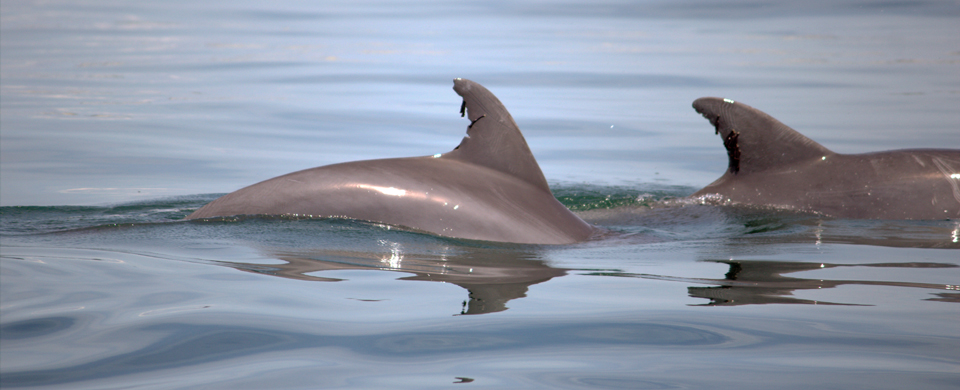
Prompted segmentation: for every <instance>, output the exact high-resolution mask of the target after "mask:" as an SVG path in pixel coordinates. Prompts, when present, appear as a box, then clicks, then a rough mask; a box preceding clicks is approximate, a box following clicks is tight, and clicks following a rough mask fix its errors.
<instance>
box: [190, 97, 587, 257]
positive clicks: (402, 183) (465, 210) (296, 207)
mask: <svg viewBox="0 0 960 390" xmlns="http://www.w3.org/2000/svg"><path fill="white" fill-rule="evenodd" d="M453 90H454V91H456V92H457V94H458V95H460V96H461V97H462V98H463V103H462V104H461V106H460V116H463V115H464V114H467V115H468V117H469V119H470V125H469V126H467V136H466V137H464V138H463V140H462V141H461V142H460V145H459V146H457V147H456V148H454V149H453V150H452V151H450V152H447V153H443V154H439V153H438V154H435V155H432V156H423V157H410V158H390V159H380V160H366V161H354V162H347V163H340V164H333V165H327V166H322V167H317V168H311V169H306V170H302V171H298V172H293V173H289V174H286V175H283V176H279V177H275V178H272V179H269V180H266V181H262V182H260V183H257V184H254V185H251V186H249V187H245V188H242V189H240V190H237V191H235V192H232V193H229V194H227V195H224V196H222V197H220V198H218V199H216V200H214V201H212V202H210V203H208V204H207V205H205V206H203V207H201V208H199V209H197V210H196V211H194V212H193V213H192V214H190V215H188V216H187V217H186V219H188V220H191V219H198V218H214V217H227V216H236V215H298V216H310V217H323V218H329V217H337V218H351V219H357V220H364V221H370V222H377V223H383V224H388V225H395V226H400V227H405V228H410V229H413V230H419V231H424V232H428V233H433V234H436V235H440V236H446V237H454V238H464V239H472V240H484V241H500V242H511V243H524V244H567V243H574V242H578V241H584V240H586V239H588V238H590V237H591V235H593V233H594V231H595V228H594V227H593V226H591V225H590V224H588V223H586V222H584V221H583V220H582V219H580V217H578V216H576V215H575V214H573V213H572V212H571V211H570V210H569V209H567V208H566V207H564V206H563V204H561V203H560V202H559V201H558V200H557V199H556V198H555V197H554V196H553V193H552V192H551V191H550V187H549V186H548V185H547V181H546V179H545V178H544V176H543V172H542V171H541V170H540V166H539V165H538V164H537V160H536V159H534V157H533V154H532V153H531V152H530V148H529V147H528V146H527V142H526V141H525V140H524V138H523V135H522V134H521V133H520V129H519V128H518V127H517V124H516V123H515V122H514V121H513V117H512V116H510V113H509V112H507V109H506V108H505V107H504V106H503V104H502V103H500V100H499V99H497V97H496V96H494V95H493V93H491V92H490V91H489V90H487V89H486V88H484V87H483V86H481V85H480V84H478V83H475V82H473V81H470V80H466V79H460V78H458V79H454V80H453Z"/></svg>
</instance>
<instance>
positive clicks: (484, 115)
mask: <svg viewBox="0 0 960 390" xmlns="http://www.w3.org/2000/svg"><path fill="white" fill-rule="evenodd" d="M486 116H487V114H483V115H480V117H479V118H477V119H474V120H473V121H472V122H470V126H467V128H468V129H469V128H471V127H473V124H474V123H477V121H478V120H481V119H483V118H486Z"/></svg>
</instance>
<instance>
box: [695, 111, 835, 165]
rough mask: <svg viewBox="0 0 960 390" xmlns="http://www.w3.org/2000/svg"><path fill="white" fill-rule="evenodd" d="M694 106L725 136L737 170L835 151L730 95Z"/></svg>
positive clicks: (728, 153) (724, 143) (816, 156)
mask: <svg viewBox="0 0 960 390" xmlns="http://www.w3.org/2000/svg"><path fill="white" fill-rule="evenodd" d="M693 109H694V110H697V112H698V113H700V114H701V115H703V117H704V118H707V120H709V121H710V124H712V125H713V126H714V128H715V129H716V133H717V134H719V135H720V137H721V138H722V139H723V146H724V147H725V148H726V149H727V156H728V157H729V161H730V164H729V168H728V170H729V172H730V173H733V174H739V173H750V172H759V171H763V170H766V169H770V168H773V167H776V166H780V165H786V164H792V163H796V162H800V161H803V160H807V159H820V158H822V157H824V156H828V155H832V154H834V153H833V152H831V151H830V150H829V149H827V148H825V147H823V146H822V145H820V144H818V143H816V142H815V141H813V140H812V139H810V138H807V137H805V136H804V135H803V134H800V133H798V132H797V131H796V130H794V129H791V128H790V127H789V126H787V125H785V124H783V123H780V121H778V120H776V119H774V118H773V117H771V116H770V115H767V114H765V113H764V112H762V111H760V110H758V109H756V108H753V107H750V106H748V105H746V104H743V103H739V102H734V101H733V100H730V99H721V98H715V97H705V98H700V99H697V100H695V101H694V102H693Z"/></svg>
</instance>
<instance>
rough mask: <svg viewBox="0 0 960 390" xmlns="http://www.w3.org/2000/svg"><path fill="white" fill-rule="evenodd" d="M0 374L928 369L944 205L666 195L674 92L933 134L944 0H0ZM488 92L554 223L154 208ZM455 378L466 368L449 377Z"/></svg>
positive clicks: (576, 381)
mask: <svg viewBox="0 0 960 390" xmlns="http://www.w3.org/2000/svg"><path fill="white" fill-rule="evenodd" d="M0 6H2V10H0V11H2V12H0V21H2V24H0V46H2V51H0V130H2V131H0V140H2V143H0V159H2V160H0V161H2V165H0V204H2V206H3V207H2V208H0V222H2V223H0V251H2V253H0V317H2V318H0V343H2V344H0V345H2V348H0V382H2V383H0V385H2V386H3V387H4V388H17V387H41V388H42V387H50V388H97V389H103V388H182V387H212V388H338V387H339V388H435V387H451V386H453V387H456V386H461V387H474V388H704V387H719V388H732V387H736V388H771V387H775V388H811V387H812V388H852V387H855V388H864V387H866V388H903V387H911V388H951V389H952V388H956V387H957V385H958V384H960V368H958V367H960V354H958V353H957V352H956V351H958V350H960V328H958V326H957V318H958V313H960V310H958V303H960V295H958V294H960V293H958V289H960V287H958V285H960V271H958V267H960V257H958V256H957V253H960V252H957V250H956V249H958V248H960V244H958V235H960V225H958V223H957V222H956V221H925V222H916V221H914V222H905V221H853V220H834V219H826V218H820V217H817V216H813V215H805V214H795V213H790V212H784V211H777V210H764V209H749V208H731V207H717V206H708V205H698V204H691V203H688V202H683V201H680V200H678V199H680V198H682V197H683V196H685V195H687V194H689V193H692V192H693V191H695V190H696V189H698V188H700V187H702V186H704V185H706V184H708V183H709V182H710V181H712V180H713V179H715V178H716V177H718V176H719V175H720V173H721V172H722V171H723V169H724V168H725V166H726V155H725V151H724V150H723V149H722V145H721V142H720V140H719V139H717V137H716V136H715V135H713V129H712V128H711V127H710V125H709V124H708V123H707V122H706V121H705V120H704V119H703V118H701V117H700V116H699V115H697V114H696V113H695V112H693V110H692V109H691V108H690V102H692V101H693V100H694V99H695V98H697V97H700V96H709V95H714V96H724V97H730V98H734V99H737V100H740V101H743V102H745V103H747V104H750V105H752V106H754V107H757V108H759V109H761V110H764V111H766V112H768V113H770V114H771V115H773V116H774V117H776V118H778V119H780V120H781V121H783V122H785V123H787V124H788V125H791V126H792V127H794V128H795V129H797V130H799V131H801V132H802V133H804V134H805V135H807V136H809V137H810V138H812V139H814V140H817V141H819V142H821V143H822V144H824V145H825V146H827V147H828V148H831V149H833V150H835V151H838V152H846V153H853V152H865V151H872V150H884V149H895V148H905V147H950V148H960V132H957V131H956V129H957V128H960V115H958V114H957V112H956V107H958V106H960V79H958V78H957V75H958V74H960V73H958V70H960V68H958V65H960V51H957V50H958V49H957V48H958V47H960V45H958V43H960V38H958V37H960V34H958V32H960V31H958V30H960V28H958V27H957V26H958V25H960V24H958V23H957V21H958V18H960V9H958V7H957V6H956V4H953V3H950V2H942V3H936V2H931V3H902V4H901V3H888V2H887V3H882V2H877V3H869V2H864V3H856V4H834V3H833V2H804V3H802V4H794V3H786V2H784V3H782V4H779V3H772V4H766V5H763V4H757V3H751V2H737V1H728V2H723V3H712V4H676V3H675V2H657V1H647V2H622V3H621V2H605V3H597V4H591V5H590V6H581V5H574V4H556V3H547V2H510V3H502V4H500V3H490V2H483V3H466V2H458V3H453V4H445V3H432V2H415V3H413V4H410V2H376V3H372V2H371V3H361V2H351V3H350V4H314V3H307V4H300V3H281V4H274V3H271V4H270V5H266V4H265V3H257V2H227V3H210V2H202V3H201V2H166V3H164V5H162V6H154V5H145V4H130V3H126V2H97V3H95V4H90V3H85V2H77V1H64V2H19V1H18V2H13V1H3V2H0ZM454 77H465V78H470V79H473V80H475V81H478V82H480V83H482V84H484V85H485V86H486V87H488V88H489V89H490V90H491V91H492V92H494V93H495V94H496V95H497V96H498V97H499V98H500V99H501V100H502V101H503V102H504V104H505V105H506V106H507V108H508V109H509V110H510V111H511V113H512V114H513V116H514V118H515V119H516V120H517V122H518V124H519V125H520V128H521V129H522V130H523V132H524V134H525V136H526V137H527V141H528V143H529V144H530V146H531V149H532V150H533V152H534V155H535V156H536V157H537V159H538V161H539V162H540V165H541V167H542V168H543V169H544V174H545V176H546V177H547V178H548V181H550V183H551V186H552V187H553V188H554V191H555V194H556V195H557V197H558V198H559V199H560V200H561V201H562V202H563V203H564V204H566V205H567V206H568V207H570V208H571V209H573V210H575V211H576V212H577V213H578V214H580V215H581V216H582V217H583V218H585V219H586V220H588V221H589V222H591V223H594V224H597V225H598V226H601V227H603V228H604V229H607V230H609V232H610V233H609V234H608V235H607V236H606V237H605V238H603V239H599V240H596V241H591V242H586V243H581V244H576V245H568V246H529V245H511V244H498V243H489V242H474V241H467V240H455V239H445V238H439V237H433V236H429V235H423V234H419V233H413V232H407V231H403V230H402V229H397V228H395V227H388V226H380V225H376V224H367V223H361V222H356V221H349V220H315V219H296V218H277V219H238V220H225V221H218V222H183V221H180V219H182V218H183V217H184V216H185V215H187V214H188V213H189V212H191V211H192V210H194V209H196V208H198V207H200V206H202V205H203V204H205V203H206V202H208V201H210V200H212V199H214V198H216V196H217V194H222V193H224V192H228V191H232V190H234V189H237V188H239V187H241V186H244V185H247V184H251V183H253V182H256V181H259V180H262V179H265V178H269V177H272V176H276V175H279V174H283V173H287V172H291V171H294V170H297V169H303V168H308V167H313V166H319V165H323V164H329V163H335V162H343V161H351V160H359V159H368V158H381V157H405V156H416V155H431V154H434V153H437V152H446V151H448V150H450V149H451V148H452V147H453V146H455V145H456V144H457V143H458V142H459V140H460V138H461V137H462V136H463V134H464V130H465V128H466V125H467V124H468V123H467V122H466V121H465V120H464V119H461V118H460V117H459V113H458V109H459V105H460V101H459V99H458V97H457V96H456V94H455V93H454V92H453V91H452V90H450V87H451V86H452V83H451V82H450V80H451V79H452V78H454ZM455 382H461V383H458V384H454V383H455Z"/></svg>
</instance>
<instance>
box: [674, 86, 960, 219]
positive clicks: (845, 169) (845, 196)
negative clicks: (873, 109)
mask: <svg viewBox="0 0 960 390" xmlns="http://www.w3.org/2000/svg"><path fill="white" fill-rule="evenodd" d="M693 108H694V109H695V110H696V111H697V112H698V113H700V114H702V115H703V116H704V117H705V118H707V119H708V120H709V121H710V123H711V124H713V126H714V127H715V128H716V133H717V134H720V137H721V138H723V145H724V147H726V149H727V156H728V157H729V165H728V168H727V171H726V173H724V174H723V176H721V177H720V178H719V179H717V180H716V181H714V182H713V183H711V184H710V185H708V186H706V187H704V188H703V189H701V190H700V191H697V192H696V193H694V194H693V195H691V196H692V197H709V196H719V197H720V200H721V201H724V202H733V203H739V204H748V205H763V206H773V207H780V208H788V209H794V210H800V211H809V212H816V213H820V214H824V215H827V216H833V217H838V218H857V219H940V220H942V219H956V218H960V150H955V149H909V150H892V151H885V152H873V153H864V154H839V153H834V152H832V151H830V150H829V149H827V148H825V147H823V146H821V145H820V144H818V143H816V142H814V141H813V140H811V139H809V138H807V137H804V136H803V135H802V134H800V133H798V132H797V131H795V130H793V129H791V128H790V127H787V126H786V125H784V124H783V123H780V122H779V121H777V120H776V119H774V118H773V117H771V116H769V115H767V114H765V113H763V112H761V111H760V110H757V109H755V108H753V107H750V106H748V105H746V104H743V103H740V102H734V101H733V100H730V99H720V98H713V97H705V98H700V99H697V100H696V101H694V102H693Z"/></svg>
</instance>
